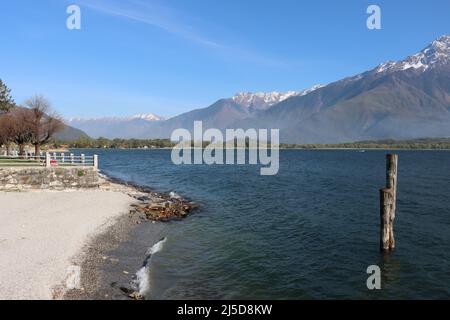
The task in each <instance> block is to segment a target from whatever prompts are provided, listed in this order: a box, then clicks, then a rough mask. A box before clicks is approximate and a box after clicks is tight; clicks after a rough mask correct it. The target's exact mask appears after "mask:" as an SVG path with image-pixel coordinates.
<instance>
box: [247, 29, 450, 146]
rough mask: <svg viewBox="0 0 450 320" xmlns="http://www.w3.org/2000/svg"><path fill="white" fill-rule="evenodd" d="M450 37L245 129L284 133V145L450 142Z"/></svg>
mask: <svg viewBox="0 0 450 320" xmlns="http://www.w3.org/2000/svg"><path fill="white" fill-rule="evenodd" d="M449 48H450V36H448V35H445V36H442V37H440V38H438V39H436V40H435V41H433V42H432V43H431V44H429V45H428V46H427V47H426V48H425V49H423V50H421V51H420V52H418V53H417V54H414V55H411V56H409V57H407V58H405V59H403V60H399V61H391V62H387V63H382V64H380V65H379V66H377V67H376V68H374V69H372V70H369V71H366V72H363V73H361V74H358V75H356V76H353V77H349V78H345V79H343V80H339V81H336V82H334V83H330V84H328V85H327V86H326V87H323V88H321V89H320V90H319V89H318V90H315V91H313V92H311V93H309V94H306V95H304V96H293V97H291V98H289V99H287V100H285V101H282V102H280V103H278V104H276V105H274V106H272V107H271V108H269V109H268V110H266V111H264V112H261V113H259V114H258V115H257V116H256V117H254V118H252V119H249V120H248V121H245V123H244V122H240V123H239V125H241V126H243V127H256V128H258V127H261V128H277V129H280V135H281V139H282V141H285V142H292V143H335V142H347V141H357V140H377V139H386V138H392V139H409V138H424V137H428V138H430V137H431V138H432V137H450V50H449Z"/></svg>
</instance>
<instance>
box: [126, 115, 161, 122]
mask: <svg viewBox="0 0 450 320" xmlns="http://www.w3.org/2000/svg"><path fill="white" fill-rule="evenodd" d="M130 119H141V120H147V121H162V120H166V118H164V117H161V116H158V115H156V114H154V113H141V114H136V115H134V116H132V117H131V118H130Z"/></svg>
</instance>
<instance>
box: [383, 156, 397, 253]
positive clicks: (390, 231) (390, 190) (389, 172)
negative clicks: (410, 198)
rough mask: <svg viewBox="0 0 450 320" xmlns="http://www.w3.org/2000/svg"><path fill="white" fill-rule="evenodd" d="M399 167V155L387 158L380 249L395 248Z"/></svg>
mask: <svg viewBox="0 0 450 320" xmlns="http://www.w3.org/2000/svg"><path fill="white" fill-rule="evenodd" d="M397 165H398V155H396V154H388V155H387V156H386V188H383V189H381V190H380V249H381V250H382V251H391V250H394V248H395V237H394V220H395V211H396V209H397V205H396V204H397Z"/></svg>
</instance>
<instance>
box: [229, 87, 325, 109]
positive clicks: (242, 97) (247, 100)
mask: <svg viewBox="0 0 450 320" xmlns="http://www.w3.org/2000/svg"><path fill="white" fill-rule="evenodd" d="M321 87H323V85H315V86H313V87H311V88H308V89H305V90H302V91H287V92H276V91H274V92H255V93H253V92H239V93H236V95H234V96H233V97H232V98H231V99H233V101H234V102H236V103H237V104H239V105H241V106H243V107H246V108H254V109H257V110H260V109H267V108H270V107H271V106H273V105H275V104H277V103H280V102H282V101H284V100H286V99H289V98H291V97H294V96H302V95H305V94H308V93H310V92H313V91H314V90H317V89H319V88H321Z"/></svg>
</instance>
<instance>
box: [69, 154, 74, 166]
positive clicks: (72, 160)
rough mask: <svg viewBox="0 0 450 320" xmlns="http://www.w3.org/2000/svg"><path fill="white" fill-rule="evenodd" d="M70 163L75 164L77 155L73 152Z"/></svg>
mask: <svg viewBox="0 0 450 320" xmlns="http://www.w3.org/2000/svg"><path fill="white" fill-rule="evenodd" d="M70 163H71V164H75V156H74V155H73V153H71V154H70Z"/></svg>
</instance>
